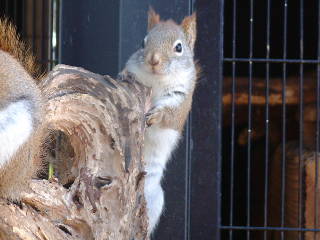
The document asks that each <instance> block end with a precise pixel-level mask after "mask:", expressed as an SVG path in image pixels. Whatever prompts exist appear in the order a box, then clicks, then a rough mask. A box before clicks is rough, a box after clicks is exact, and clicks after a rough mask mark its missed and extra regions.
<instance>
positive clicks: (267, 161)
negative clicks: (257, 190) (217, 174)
mask: <svg viewBox="0 0 320 240" xmlns="http://www.w3.org/2000/svg"><path fill="white" fill-rule="evenodd" d="M270 1H271V0H268V2H267V45H266V58H267V59H269V58H270V8H271V3H270ZM269 73H270V64H269V62H267V63H266V93H265V95H266V116H265V118H266V120H265V121H266V122H265V128H266V139H265V171H264V182H265V186H264V219H263V226H264V227H267V225H268V190H269V176H268V174H269V80H270V74H269ZM263 238H264V240H267V231H264V233H263Z"/></svg>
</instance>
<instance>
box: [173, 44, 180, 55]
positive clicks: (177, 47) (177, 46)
mask: <svg viewBox="0 0 320 240" xmlns="http://www.w3.org/2000/svg"><path fill="white" fill-rule="evenodd" d="M174 50H175V51H176V52H178V53H181V52H182V45H181V43H178V44H177V45H176V47H175V49H174Z"/></svg>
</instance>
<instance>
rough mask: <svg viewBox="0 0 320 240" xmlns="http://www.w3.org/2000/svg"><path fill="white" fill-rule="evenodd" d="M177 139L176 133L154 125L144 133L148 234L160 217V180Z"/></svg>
mask: <svg viewBox="0 0 320 240" xmlns="http://www.w3.org/2000/svg"><path fill="white" fill-rule="evenodd" d="M179 137H180V133H179V132H178V131H176V130H173V129H162V128H159V127H158V126H155V125H154V126H152V127H150V128H148V129H147V130H146V133H145V146H144V159H145V162H146V168H145V170H146V172H147V175H146V180H145V187H144V193H145V197H146V201H147V210H148V211H147V212H148V218H149V233H151V232H152V231H153V229H154V227H155V226H156V225H157V223H158V221H159V218H160V216H161V212H162V209H163V204H164V196H163V190H162V188H161V178H162V175H163V171H164V169H165V166H166V163H167V161H168V160H169V159H170V156H171V153H172V151H173V150H174V148H175V146H176V145H177V142H178V140H179Z"/></svg>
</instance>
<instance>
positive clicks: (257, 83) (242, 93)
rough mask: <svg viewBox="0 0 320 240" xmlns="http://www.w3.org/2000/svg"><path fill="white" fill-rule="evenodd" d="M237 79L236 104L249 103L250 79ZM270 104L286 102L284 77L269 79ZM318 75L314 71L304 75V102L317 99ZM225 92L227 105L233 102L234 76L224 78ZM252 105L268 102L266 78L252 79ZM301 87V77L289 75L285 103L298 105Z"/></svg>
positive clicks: (224, 96) (311, 101)
mask: <svg viewBox="0 0 320 240" xmlns="http://www.w3.org/2000/svg"><path fill="white" fill-rule="evenodd" d="M235 81H236V93H235V95H234V100H235V104H236V105H248V100H249V94H248V89H249V79H248V77H237V78H236V79H235ZM269 81H270V82H269V104H270V106H276V105H281V104H282V103H283V102H284V99H283V96H282V90H283V88H284V86H283V79H282V78H270V80H269ZM316 84H317V81H316V76H315V75H314V73H309V74H306V75H305V77H304V85H303V91H304V92H305V93H308V94H305V95H304V102H305V103H314V102H315V101H316V92H315V89H316ZM223 85H224V87H223V88H224V94H223V104H224V105H225V106H227V105H231V104H232V97H233V96H232V78H231V77H225V78H224V79H223ZM252 90H253V92H252V95H251V103H252V105H261V106H263V105H265V104H266V96H265V95H266V80H265V79H264V78H253V79H252ZM299 97H300V88H299V77H297V76H294V77H289V78H287V79H286V86H285V103H286V104H287V105H297V104H299V102H300V98H299Z"/></svg>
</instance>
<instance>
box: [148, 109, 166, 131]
mask: <svg viewBox="0 0 320 240" xmlns="http://www.w3.org/2000/svg"><path fill="white" fill-rule="evenodd" d="M162 117H163V111H161V109H157V108H153V109H151V110H150V111H149V112H148V113H147V114H146V124H147V127H151V126H152V125H154V124H157V123H160V122H161V120H162Z"/></svg>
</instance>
